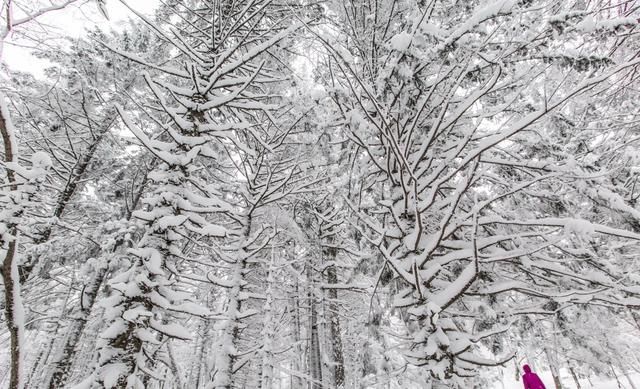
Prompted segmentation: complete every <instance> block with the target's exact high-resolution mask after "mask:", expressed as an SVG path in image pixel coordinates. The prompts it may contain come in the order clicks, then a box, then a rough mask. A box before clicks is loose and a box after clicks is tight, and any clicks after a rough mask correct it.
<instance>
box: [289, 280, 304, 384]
mask: <svg viewBox="0 0 640 389" xmlns="http://www.w3.org/2000/svg"><path fill="white" fill-rule="evenodd" d="M294 292H295V293H294V295H293V301H292V303H293V304H292V305H293V326H294V328H293V336H294V339H293V341H294V344H295V350H296V353H295V356H294V358H293V370H294V373H295V374H292V375H291V387H292V388H302V386H303V383H302V378H300V373H301V372H302V371H303V369H304V366H303V364H304V362H303V361H304V357H303V354H304V353H303V350H302V345H301V342H302V334H301V330H302V326H301V323H300V298H299V297H300V286H299V280H298V279H297V278H296V284H295V290H294Z"/></svg>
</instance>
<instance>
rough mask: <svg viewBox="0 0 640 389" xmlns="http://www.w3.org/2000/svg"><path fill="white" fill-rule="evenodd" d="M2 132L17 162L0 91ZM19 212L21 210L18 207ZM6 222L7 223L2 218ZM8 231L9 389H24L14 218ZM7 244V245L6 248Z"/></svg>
mask: <svg viewBox="0 0 640 389" xmlns="http://www.w3.org/2000/svg"><path fill="white" fill-rule="evenodd" d="M0 133H2V141H3V143H4V158H5V162H16V161H17V160H18V156H17V153H18V150H17V149H16V147H17V142H16V138H15V134H14V133H13V124H12V123H11V117H10V116H9V109H8V108H7V105H6V102H5V99H4V94H2V93H0ZM5 171H6V172H7V183H8V184H9V191H10V192H12V193H14V194H17V192H18V184H17V183H16V177H15V173H14V172H13V170H11V169H5ZM16 212H18V213H20V212H21V210H20V209H16ZM7 216H11V217H19V216H20V215H19V214H15V212H13V215H7ZM1 222H3V224H4V223H5V221H4V220H2V221H1ZM6 229H7V231H6V232H5V233H4V234H3V235H0V253H2V254H4V258H3V260H2V268H1V269H0V273H1V274H2V279H3V283H4V298H5V316H6V320H7V327H8V329H9V334H10V336H11V344H10V346H9V347H10V353H11V375H10V378H9V388H10V389H22V386H23V385H24V382H23V381H22V368H23V366H22V364H23V361H22V358H23V356H22V341H23V339H22V335H23V330H24V328H23V326H24V323H23V315H24V312H23V309H22V300H21V298H20V282H19V276H18V252H17V249H18V228H17V226H16V224H15V222H14V221H7V222H6ZM5 247H6V248H5Z"/></svg>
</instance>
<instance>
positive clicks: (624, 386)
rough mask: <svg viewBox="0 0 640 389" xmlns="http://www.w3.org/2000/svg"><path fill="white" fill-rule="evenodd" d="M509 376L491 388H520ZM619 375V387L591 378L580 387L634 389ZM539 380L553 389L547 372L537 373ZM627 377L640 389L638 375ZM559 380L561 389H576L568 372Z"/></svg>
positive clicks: (615, 384)
mask: <svg viewBox="0 0 640 389" xmlns="http://www.w3.org/2000/svg"><path fill="white" fill-rule="evenodd" d="M510 373H511V374H508V377H505V379H504V380H503V381H502V383H498V384H496V385H494V386H493V388H492V389H520V388H522V387H523V386H522V381H516V380H515V377H513V374H512V373H513V372H512V371H510ZM616 373H618V374H619V377H618V379H619V380H620V384H621V386H618V383H617V382H616V380H615V379H613V380H602V379H597V378H591V382H589V381H588V380H586V379H581V380H580V385H581V386H582V389H591V388H593V389H635V388H633V387H632V386H631V384H629V381H628V380H627V379H626V378H625V377H624V376H622V373H620V372H616ZM538 374H539V375H540V378H542V381H543V382H544V384H545V385H546V386H547V389H553V388H554V386H553V378H551V373H549V372H544V371H543V372H541V373H540V372H538ZM629 377H630V378H631V380H632V381H633V384H634V385H636V388H638V387H640V374H637V373H629ZM561 380H562V388H563V389H577V387H576V384H575V382H574V381H573V378H571V376H570V374H569V372H567V371H564V370H563V371H561Z"/></svg>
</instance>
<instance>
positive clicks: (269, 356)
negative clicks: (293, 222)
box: [259, 252, 275, 389]
mask: <svg viewBox="0 0 640 389" xmlns="http://www.w3.org/2000/svg"><path fill="white" fill-rule="evenodd" d="M274 271H275V253H273V252H272V253H271V261H270V263H269V268H268V269H267V272H268V273H267V290H266V292H265V295H266V298H267V301H266V302H265V305H264V319H263V323H264V330H263V332H262V369H261V371H260V375H259V386H260V388H262V389H271V387H272V383H273V342H272V339H273V337H274V336H275V328H274V312H273V311H274V306H273V286H274V282H275V278H274V275H273V272H274Z"/></svg>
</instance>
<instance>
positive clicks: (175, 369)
mask: <svg viewBox="0 0 640 389" xmlns="http://www.w3.org/2000/svg"><path fill="white" fill-rule="evenodd" d="M167 354H168V355H169V362H170V369H171V374H173V377H174V378H175V383H176V386H175V389H182V388H184V383H183V382H182V373H180V370H179V369H178V363H177V362H176V357H175V355H174V352H173V347H171V340H169V341H168V342H167Z"/></svg>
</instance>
